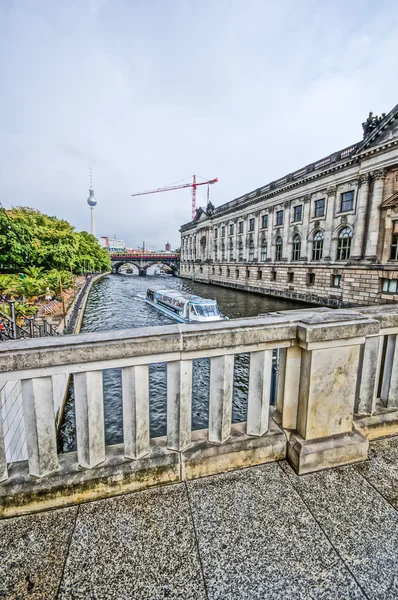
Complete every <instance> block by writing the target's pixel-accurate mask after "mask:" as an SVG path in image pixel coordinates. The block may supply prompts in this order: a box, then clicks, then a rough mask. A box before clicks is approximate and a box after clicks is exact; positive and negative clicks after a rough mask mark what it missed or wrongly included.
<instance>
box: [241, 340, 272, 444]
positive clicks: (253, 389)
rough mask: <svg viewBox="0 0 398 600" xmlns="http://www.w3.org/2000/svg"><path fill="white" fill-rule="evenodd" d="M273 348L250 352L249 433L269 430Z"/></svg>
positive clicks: (261, 433)
mask: <svg viewBox="0 0 398 600" xmlns="http://www.w3.org/2000/svg"><path fill="white" fill-rule="evenodd" d="M271 373H272V350H260V351H259V352H251V353H250V374H249V395H248V405H247V426H246V433H247V435H257V436H260V435H263V434H264V433H266V432H267V431H268V419H269V404H270V394H271Z"/></svg>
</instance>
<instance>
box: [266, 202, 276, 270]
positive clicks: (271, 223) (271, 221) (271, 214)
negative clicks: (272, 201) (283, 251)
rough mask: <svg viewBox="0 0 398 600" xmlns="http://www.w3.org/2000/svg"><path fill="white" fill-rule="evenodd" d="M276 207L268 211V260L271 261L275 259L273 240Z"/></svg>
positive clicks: (271, 207)
mask: <svg viewBox="0 0 398 600" xmlns="http://www.w3.org/2000/svg"><path fill="white" fill-rule="evenodd" d="M274 214H275V212H274V207H273V206H270V207H269V209H268V231H267V259H268V260H269V261H271V260H273V259H274V255H273V247H272V239H273V237H274V236H273V234H274V232H273V229H274Z"/></svg>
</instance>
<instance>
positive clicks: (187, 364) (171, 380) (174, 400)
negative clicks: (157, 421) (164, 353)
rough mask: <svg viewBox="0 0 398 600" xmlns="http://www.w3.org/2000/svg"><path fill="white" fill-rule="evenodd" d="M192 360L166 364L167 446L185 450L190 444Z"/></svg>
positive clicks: (171, 448) (172, 448)
mask: <svg viewBox="0 0 398 600" xmlns="http://www.w3.org/2000/svg"><path fill="white" fill-rule="evenodd" d="M191 428H192V360H179V361H173V362H169V363H168V364H167V447H168V448H169V449H170V450H179V451H182V450H186V449H187V448H189V446H190V445H191Z"/></svg>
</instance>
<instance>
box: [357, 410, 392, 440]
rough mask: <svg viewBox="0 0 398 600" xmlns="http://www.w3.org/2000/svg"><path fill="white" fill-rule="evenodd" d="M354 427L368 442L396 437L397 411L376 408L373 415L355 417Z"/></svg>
mask: <svg viewBox="0 0 398 600" xmlns="http://www.w3.org/2000/svg"><path fill="white" fill-rule="evenodd" d="M354 427H355V429H357V430H358V431H360V432H361V433H362V435H364V436H365V437H366V438H367V439H368V440H375V439H377V438H383V437H387V436H391V435H398V410H396V409H393V408H384V407H383V408H381V407H380V406H378V407H377V412H376V413H375V414H374V415H371V416H369V417H361V416H359V417H355V418H354Z"/></svg>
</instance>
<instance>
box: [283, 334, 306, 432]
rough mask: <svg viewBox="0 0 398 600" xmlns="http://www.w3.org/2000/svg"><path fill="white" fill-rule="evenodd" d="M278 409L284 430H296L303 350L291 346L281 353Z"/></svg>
mask: <svg viewBox="0 0 398 600" xmlns="http://www.w3.org/2000/svg"><path fill="white" fill-rule="evenodd" d="M279 365H280V366H279V378H278V396H277V409H278V411H279V412H280V414H281V417H282V418H281V425H282V427H283V428H284V429H296V426H297V409H298V397H299V385H300V368H301V348H300V347H298V346H291V347H290V348H283V350H281V353H280V363H279Z"/></svg>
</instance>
